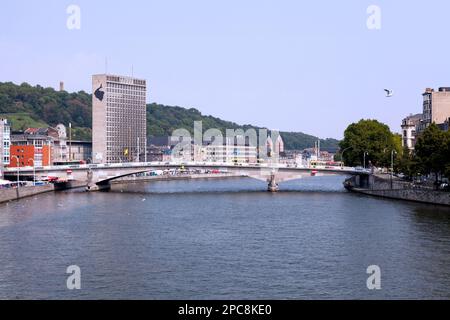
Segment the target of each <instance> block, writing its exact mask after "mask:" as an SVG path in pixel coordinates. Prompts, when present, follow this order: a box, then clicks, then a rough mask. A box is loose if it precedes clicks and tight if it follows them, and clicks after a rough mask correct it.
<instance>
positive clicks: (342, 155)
mask: <svg viewBox="0 0 450 320" xmlns="http://www.w3.org/2000/svg"><path fill="white" fill-rule="evenodd" d="M352 148H353V147H348V148H345V149H344V150H343V151H342V152H341V157H342V159H341V162H342V168H344V167H345V163H344V153H345V151H347V150H350V149H352Z"/></svg>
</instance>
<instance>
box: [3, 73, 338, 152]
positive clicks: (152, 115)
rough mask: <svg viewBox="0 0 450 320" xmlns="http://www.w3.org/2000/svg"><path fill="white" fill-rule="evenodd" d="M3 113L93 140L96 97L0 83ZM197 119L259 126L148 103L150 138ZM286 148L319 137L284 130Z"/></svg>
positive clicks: (328, 143)
mask: <svg viewBox="0 0 450 320" xmlns="http://www.w3.org/2000/svg"><path fill="white" fill-rule="evenodd" d="M0 116H2V117H5V118H7V119H9V120H10V121H11V123H12V128H13V130H14V131H21V130H24V129H26V128H28V127H45V126H55V125H57V124H58V123H63V124H65V125H68V123H69V122H71V123H72V126H73V127H74V130H73V135H72V136H73V139H76V140H90V139H91V134H92V130H91V127H92V98H91V95H90V94H88V93H86V92H84V91H80V92H74V93H68V92H66V91H62V92H60V91H56V90H54V89H53V88H43V87H41V86H39V85H38V86H31V85H29V84H27V83H23V84H21V85H16V84H14V83H11V82H6V83H1V82H0ZM194 121H202V122H203V129H204V130H207V129H210V128H217V129H219V130H221V131H222V132H225V130H226V129H244V130H248V129H250V128H254V129H259V127H256V126H252V125H239V124H237V123H234V122H230V121H225V120H222V119H219V118H215V117H212V116H205V115H203V114H202V113H201V112H200V111H198V110H197V109H194V108H191V109H185V108H181V107H171V106H164V105H161V104H156V103H153V104H149V105H147V132H148V136H149V137H157V136H166V135H171V134H172V132H173V131H174V130H175V129H180V128H185V129H187V130H189V131H190V132H192V131H193V126H194ZM281 136H282V137H283V139H284V141H285V145H286V149H288V150H289V149H290V150H293V149H297V150H298V149H305V148H309V147H313V146H314V142H315V141H317V139H318V138H317V137H314V136H312V135H307V134H304V133H301V132H281ZM321 142H322V147H323V148H324V149H337V148H338V143H339V141H337V140H335V139H326V140H321Z"/></svg>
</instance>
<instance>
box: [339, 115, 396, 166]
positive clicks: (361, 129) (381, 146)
mask: <svg viewBox="0 0 450 320" xmlns="http://www.w3.org/2000/svg"><path fill="white" fill-rule="evenodd" d="M339 146H340V148H341V150H342V151H344V150H345V152H344V155H343V158H344V161H345V164H346V165H350V166H358V165H362V164H363V158H364V153H367V156H366V163H369V161H370V162H371V163H372V164H373V165H375V166H378V167H390V165H391V152H392V150H395V151H396V152H397V153H398V154H400V153H401V140H400V139H399V137H398V136H396V135H394V134H392V132H391V131H390V129H389V127H388V126H387V125H385V124H383V123H380V122H378V121H377V120H361V121H359V122H358V123H353V124H351V125H350V126H348V128H347V129H346V130H345V133H344V140H343V141H341V143H340V144H339Z"/></svg>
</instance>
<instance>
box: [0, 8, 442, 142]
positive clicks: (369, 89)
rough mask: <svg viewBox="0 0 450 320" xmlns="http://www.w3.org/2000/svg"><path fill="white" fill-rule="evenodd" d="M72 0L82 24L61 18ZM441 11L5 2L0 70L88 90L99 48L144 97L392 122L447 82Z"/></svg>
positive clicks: (253, 115) (239, 112) (264, 119)
mask: <svg viewBox="0 0 450 320" xmlns="http://www.w3.org/2000/svg"><path fill="white" fill-rule="evenodd" d="M70 4H77V5H79V6H80V8H81V30H75V31H74V30H72V31H71V30H68V29H67V28H66V20H67V17H68V15H67V14H66V8H67V6H68V5H70ZM371 4H375V5H378V6H379V7H380V8H381V10H382V20H381V23H382V25H381V26H382V29H381V30H379V31H374V30H369V29H368V28H367V27H366V20H367V17H368V15H367V13H366V10H367V7H368V6H369V5H371ZM449 12H450V2H448V1H444V0H441V1H437V0H429V1H406V0H397V1H392V0H389V1H385V0H383V1H381V0H370V1H366V0H342V1H333V0H328V1H323V0H316V1H283V0H277V1H263V0H254V1H244V0H240V1H238V0H226V1H212V0H209V1H208V0H190V1H181V0H180V1H175V0H164V1H163V0H160V1H148V0H142V1H138V0H128V1H106V0H105V1H92V0H91V1H85V0H72V1H61V0H53V1H52V0H41V1H36V0H29V1H24V0H15V1H8V2H5V1H3V2H2V4H1V8H0V30H1V31H0V81H13V82H15V83H21V82H29V83H31V84H41V85H44V86H52V87H55V88H56V87H57V86H58V84H59V81H60V80H63V81H64V82H65V83H66V89H67V90H69V91H78V90H85V91H88V92H90V91H91V75H92V74H95V73H103V72H104V71H105V57H108V65H109V67H108V71H109V72H110V73H116V74H125V75H129V74H131V66H132V65H134V74H135V76H138V77H142V78H145V79H147V80H148V82H149V94H148V100H149V102H158V103H163V104H168V105H179V106H183V107H196V108H198V109H199V110H200V111H202V112H203V113H205V114H211V115H214V116H218V117H221V118H223V119H226V120H232V121H235V122H238V123H242V124H244V123H251V124H255V125H260V126H267V127H269V128H271V129H279V130H283V131H287V130H292V131H303V132H306V133H310V134H314V135H319V136H321V137H335V138H341V137H342V135H343V130H344V129H345V128H346V126H347V125H348V124H349V123H350V122H353V121H358V120H359V119H361V118H376V119H379V120H381V121H383V122H385V123H387V124H389V125H390V126H391V128H392V129H393V130H395V131H399V123H400V121H401V120H402V118H403V117H404V116H406V115H408V114H409V113H416V112H420V111H421V93H422V92H423V90H424V89H425V88H426V87H435V88H437V87H439V86H450V73H449V72H450V55H449V49H450V45H449V41H448V35H447V33H448V31H449V30H450V19H448V14H449ZM385 87H387V88H392V89H394V90H395V96H394V97H393V98H391V99H387V98H385V97H384V92H383V89H384V88H385Z"/></svg>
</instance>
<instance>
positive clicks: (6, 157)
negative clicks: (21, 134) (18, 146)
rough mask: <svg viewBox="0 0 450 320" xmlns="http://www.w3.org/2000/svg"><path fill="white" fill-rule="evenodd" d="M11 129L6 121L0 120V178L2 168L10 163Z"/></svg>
mask: <svg viewBox="0 0 450 320" xmlns="http://www.w3.org/2000/svg"><path fill="white" fill-rule="evenodd" d="M10 147H11V127H10V125H9V123H8V120H6V119H1V118H0V171H1V172H0V176H2V174H3V170H2V168H3V167H5V166H8V165H9V163H10Z"/></svg>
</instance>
